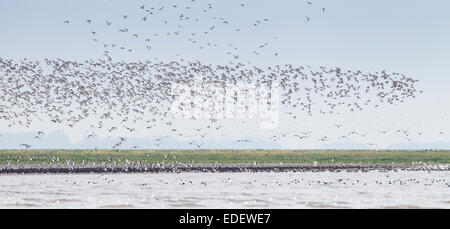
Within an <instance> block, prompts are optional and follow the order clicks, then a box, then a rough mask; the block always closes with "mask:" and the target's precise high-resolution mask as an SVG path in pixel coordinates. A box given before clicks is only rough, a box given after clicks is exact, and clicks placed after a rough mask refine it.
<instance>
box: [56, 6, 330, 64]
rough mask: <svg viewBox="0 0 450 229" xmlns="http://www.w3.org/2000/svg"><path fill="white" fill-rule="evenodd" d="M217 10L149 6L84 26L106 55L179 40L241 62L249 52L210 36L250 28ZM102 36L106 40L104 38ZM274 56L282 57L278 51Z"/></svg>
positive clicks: (258, 21)
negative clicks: (135, 46) (223, 49)
mask: <svg viewBox="0 0 450 229" xmlns="http://www.w3.org/2000/svg"><path fill="white" fill-rule="evenodd" d="M306 6H308V7H313V2H311V1H306ZM237 7H239V8H241V9H245V8H247V4H246V3H241V4H239V5H238V6H237ZM214 9H215V6H213V4H212V3H207V4H202V3H200V2H197V1H196V0H190V1H186V2H184V3H183V4H174V3H172V4H163V5H160V6H157V7H149V6H146V4H142V5H141V6H139V8H138V10H139V11H138V14H139V15H137V16H136V15H133V16H131V15H129V14H128V13H122V14H121V17H120V19H118V20H120V21H113V20H111V19H100V20H94V19H92V18H86V19H84V23H85V24H86V25H87V26H89V34H90V36H91V37H92V38H91V39H92V41H94V42H95V43H97V44H99V45H101V47H103V48H104V49H105V51H104V53H105V55H109V54H110V53H111V52H112V51H114V50H120V51H123V52H128V53H133V52H134V51H135V49H133V48H132V47H131V45H130V44H135V43H138V42H142V43H143V44H144V45H143V46H142V47H143V48H144V49H146V50H148V51H152V42H154V41H155V40H156V39H158V38H161V39H167V38H168V37H175V38H180V39H183V40H185V41H187V42H188V43H189V44H191V45H194V46H195V47H197V48H199V49H207V48H216V47H219V46H221V45H223V46H226V47H227V51H226V52H225V54H226V55H228V56H230V57H231V58H232V59H233V60H238V59H240V57H241V53H246V51H243V50H241V47H237V45H236V44H233V42H228V43H227V44H220V42H214V41H212V39H213V38H212V37H209V35H213V34H215V33H216V34H217V33H219V30H222V31H227V33H228V34H229V35H230V37H231V33H236V34H238V35H239V34H240V33H241V32H243V29H245V28H246V27H242V25H240V24H238V23H235V22H234V21H233V20H232V18H227V17H225V16H219V13H218V12H215V11H214ZM239 10H240V9H236V11H239ZM320 11H321V12H322V13H324V12H325V8H323V7H322V8H321V9H320ZM167 15H174V17H173V18H172V20H169V19H166V17H167ZM161 18H164V19H161ZM132 19H134V20H132ZM136 20H137V21H136ZM310 20H311V16H305V21H306V22H310ZM139 21H140V23H139ZM203 21H206V25H205V23H202V22H203ZM269 21H270V19H269V18H267V17H261V18H255V19H254V20H253V21H252V22H251V24H249V26H250V27H253V28H259V27H261V26H263V25H264V24H266V23H269ZM71 22H72V19H66V20H64V24H67V25H70V24H71ZM136 24H144V26H146V27H144V28H145V29H144V30H143V31H133V28H134V27H136ZM158 24H159V25H158ZM160 25H162V26H164V31H158V30H157V28H158V26H160ZM99 26H101V27H99ZM112 31H116V32H117V33H119V34H118V36H119V37H122V38H123V36H125V37H127V36H128V37H129V38H132V39H133V40H132V42H128V41H122V44H119V43H121V42H120V41H117V39H116V40H112V39H110V35H108V34H110V33H111V32H112ZM105 34H106V35H105ZM101 35H105V36H103V37H102V36H101ZM122 35H123V36H122ZM113 38H114V37H113ZM272 39H273V40H277V39H278V37H276V36H275V37H273V38H272ZM269 45H270V41H265V42H261V43H260V44H255V46H254V47H251V50H249V53H251V55H255V56H258V55H261V53H262V52H263V50H264V48H266V47H268V46H269ZM177 55H180V54H177ZM272 55H274V56H278V55H279V53H278V52H277V51H274V53H273V54H272Z"/></svg>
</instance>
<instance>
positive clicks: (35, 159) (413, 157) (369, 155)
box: [0, 150, 450, 164]
mask: <svg viewBox="0 0 450 229" xmlns="http://www.w3.org/2000/svg"><path fill="white" fill-rule="evenodd" d="M166 156H167V158H166ZM127 160H128V161H134V162H137V161H140V162H146V163H152V162H163V161H165V162H192V161H193V162H196V163H214V162H219V163H246V162H249V163H252V162H254V161H256V162H258V163H279V162H284V163H313V162H314V161H317V162H318V163H332V162H333V163H359V162H362V163H392V162H393V163H411V162H429V163H450V150H445V151H444V150H443V151H429V150H425V151H371V150H120V151H112V150H0V164H8V163H11V164H25V163H27V164H29V163H42V162H45V163H65V162H67V161H71V162H75V163H82V162H83V161H84V162H96V163H101V162H117V163H121V162H126V161H127Z"/></svg>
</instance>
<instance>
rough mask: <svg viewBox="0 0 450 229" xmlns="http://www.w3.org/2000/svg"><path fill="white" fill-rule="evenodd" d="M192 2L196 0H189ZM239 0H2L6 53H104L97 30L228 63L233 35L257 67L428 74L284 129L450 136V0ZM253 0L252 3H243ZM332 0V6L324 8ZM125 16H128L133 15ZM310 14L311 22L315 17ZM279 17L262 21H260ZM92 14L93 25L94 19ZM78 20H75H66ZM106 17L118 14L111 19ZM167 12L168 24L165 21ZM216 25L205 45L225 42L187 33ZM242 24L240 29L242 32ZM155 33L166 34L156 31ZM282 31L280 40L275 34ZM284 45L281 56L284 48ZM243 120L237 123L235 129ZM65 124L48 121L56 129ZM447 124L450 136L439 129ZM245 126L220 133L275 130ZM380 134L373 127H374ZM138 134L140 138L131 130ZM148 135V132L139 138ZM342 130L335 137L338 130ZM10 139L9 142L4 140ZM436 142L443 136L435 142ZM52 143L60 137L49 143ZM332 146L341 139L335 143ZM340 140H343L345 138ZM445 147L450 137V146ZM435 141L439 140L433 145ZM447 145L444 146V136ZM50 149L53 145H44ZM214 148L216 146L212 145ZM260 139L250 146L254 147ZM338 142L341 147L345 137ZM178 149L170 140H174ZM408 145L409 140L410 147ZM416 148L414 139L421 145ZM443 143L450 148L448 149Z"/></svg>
mask: <svg viewBox="0 0 450 229" xmlns="http://www.w3.org/2000/svg"><path fill="white" fill-rule="evenodd" d="M189 2H190V1H189ZM311 2H313V4H312V5H311V6H308V5H307V3H306V1H298V0H285V1H273V0H272V1H270V0H230V1H212V0H209V1H205V0H196V1H195V3H193V4H191V3H189V4H188V1H169V0H159V1H142V0H141V1H118V0H116V1H113V0H99V1H87V0H77V1H68V0H41V1H32V0H1V1H0V34H1V35H0V56H2V57H4V58H25V57H26V58H28V59H43V58H46V57H47V58H65V59H75V60H84V59H89V58H99V57H101V56H102V52H103V50H104V49H103V48H102V46H101V45H98V44H96V43H95V42H93V41H92V38H93V36H92V35H91V34H89V33H90V32H91V31H96V33H97V35H96V37H98V38H99V39H101V40H102V41H105V42H106V41H111V42H115V43H118V44H123V45H127V46H129V47H130V48H132V49H133V53H132V54H129V53H126V52H120V51H112V56H113V58H115V59H116V60H126V61H133V60H145V59H152V58H155V57H157V58H159V59H161V60H172V59H173V58H176V54H180V57H183V58H186V59H199V60H201V61H202V62H207V63H212V64H214V63H227V61H229V60H231V59H232V57H231V56H230V55H226V54H225V53H226V52H227V51H229V49H230V48H229V46H228V44H229V43H232V44H233V47H234V46H236V47H239V50H238V51H236V52H237V53H239V54H240V55H241V61H244V60H245V61H251V62H252V63H253V64H256V65H274V64H280V63H283V64H284V63H292V64H296V65H307V64H308V65H311V66H320V65H324V66H340V67H342V68H344V69H361V70H363V71H367V72H371V71H378V70H384V69H385V70H387V71H389V72H392V71H395V72H401V73H404V74H405V75H408V76H410V77H413V78H416V79H419V80H420V83H419V85H418V86H419V87H420V89H422V90H423V91H424V93H423V94H422V95H421V96H420V97H419V98H417V100H416V101H412V102H407V103H405V104H402V105H400V106H397V107H389V106H386V107H381V108H380V109H378V110H368V111H364V112H360V113H358V114H344V115H342V116H340V117H328V116H326V117H323V116H320V117H304V118H303V119H299V120H297V121H295V123H294V122H293V121H292V120H285V121H284V122H283V120H282V121H281V124H280V127H279V128H278V129H277V130H276V131H277V132H280V133H281V132H283V131H291V132H297V131H302V130H304V129H313V130H314V131H315V133H317V136H316V137H315V139H317V138H319V137H320V136H323V135H329V136H340V135H341V133H340V132H339V131H338V130H335V129H333V123H336V122H339V123H343V124H344V125H346V126H347V127H348V130H350V129H358V130H361V131H365V132H367V133H368V135H369V136H368V138H370V139H352V142H355V143H357V144H366V143H367V142H375V143H377V144H379V145H381V146H384V147H387V146H390V145H395V144H397V145H398V144H406V143H405V142H404V141H405V140H404V139H403V138H401V137H398V136H395V135H391V136H387V137H386V136H378V135H377V134H376V132H377V130H378V129H392V130H394V129H399V128H404V129H408V130H410V131H411V132H419V131H420V132H424V133H425V134H424V136H415V137H414V139H413V143H407V144H416V145H417V147H419V148H420V147H421V146H420V144H422V145H423V144H429V145H431V146H433V144H434V143H436V142H444V143H445V142H447V143H448V142H450V108H449V106H448V104H450V103H449V102H450V93H449V92H448V85H450V77H449V76H450V67H449V66H450V65H449V62H450V44H449V41H450V29H449V28H450V14H449V13H448V10H449V9H450V2H449V1H446V0H439V1H437V0H436V1H424V0H422V1H419V0H396V1H388V0H379V1H361V0H342V1H338V0H312V1H311ZM208 3H211V4H212V6H213V9H212V10H211V11H209V12H207V13H204V12H202V9H206V8H208ZM241 3H245V7H240V4H241ZM142 4H145V6H146V7H147V8H150V7H155V8H159V7H161V6H163V5H164V6H166V9H165V11H164V12H165V13H163V14H155V15H152V16H151V17H149V21H148V22H147V23H144V22H143V21H142V20H141V17H142V16H144V12H142V10H140V9H139V6H140V5H142ZM174 4H175V5H178V6H179V7H181V6H182V5H192V8H191V9H190V12H191V13H189V12H188V11H186V12H187V13H186V12H184V11H183V12H184V14H185V15H187V14H189V16H190V17H191V21H192V20H193V19H195V18H198V19H199V22H197V23H193V22H183V24H182V25H183V28H182V29H181V33H180V34H179V35H178V36H177V37H176V38H174V36H165V35H164V33H166V32H173V31H176V30H179V29H178V28H177V25H178V24H179V23H176V22H177V20H176V18H177V17H178V15H179V14H180V12H181V10H179V9H174V8H171V5H174ZM322 8H325V9H326V10H325V12H323V11H322ZM122 14H127V15H128V17H129V18H128V19H127V20H126V21H124V20H123V19H122V16H121V15H122ZM212 16H217V17H218V18H219V17H223V18H225V19H226V20H228V21H229V22H230V25H229V26H225V25H223V24H221V23H220V21H219V19H216V20H213V19H212ZM306 16H308V17H310V18H311V20H310V22H306ZM264 18H267V19H269V21H268V22H263V23H261V24H260V25H258V26H257V27H255V26H253V23H255V20H260V21H263V19H264ZM87 19H91V20H92V24H90V25H89V24H87V23H86V22H85V21H86V20H87ZM65 20H70V24H69V25H67V24H64V23H63V22H64V21H65ZM105 20H108V21H112V26H111V27H107V26H106V23H105ZM165 20H167V21H168V24H164V23H163V21H165ZM212 25H216V27H217V29H216V33H214V34H211V35H209V36H208V37H207V38H196V39H197V40H198V41H199V43H202V42H203V43H206V42H214V43H217V44H218V45H219V46H218V47H217V48H209V49H199V48H198V46H199V45H196V46H195V45H191V44H190V43H189V42H188V41H187V39H188V38H189V37H191V36H189V34H190V33H192V32H195V33H199V32H200V31H203V30H204V28H208V27H210V26H212ZM123 27H128V28H129V29H130V33H138V34H139V35H140V37H139V39H134V38H132V37H130V36H128V37H127V36H124V35H123V34H120V33H118V32H117V29H119V28H123ZM236 28H239V29H240V30H241V31H240V32H235V29H236ZM154 33H159V35H158V37H154V36H153V34H154ZM144 37H150V38H151V40H152V41H151V46H152V50H151V51H148V50H147V49H146V48H145V42H144V41H143V40H142V39H144ZM275 37H276V39H275ZM264 42H268V43H269V45H268V46H267V48H265V49H264V51H262V52H261V55H259V56H254V55H251V50H255V49H256V47H257V46H259V45H260V44H263V43H264ZM275 52H277V53H279V56H277V57H275V55H274V53H275ZM233 125H234V124H233V123H230V126H231V127H233ZM45 126H46V124H36V126H35V127H34V129H33V128H32V129H20V128H15V129H8V128H4V129H3V130H2V131H0V132H3V133H4V134H8V133H21V132H29V131H34V130H37V129H42V128H43V127H45ZM57 129H59V128H58V127H52V128H50V127H49V128H48V130H47V131H49V132H51V131H56V130H57ZM440 131H444V132H446V135H445V136H441V135H439V134H438V133H439V132H440ZM70 132H71V133H69V132H68V133H67V135H68V136H69V138H71V139H72V141H73V142H77V141H79V140H81V138H80V136H82V135H83V134H84V131H83V130H82V128H81V127H80V129H79V130H78V133H74V132H77V131H70ZM254 132H255V131H254V130H251V128H249V130H244V131H239V132H238V133H234V132H230V134H229V136H225V137H223V136H222V137H221V136H211V138H214V139H216V140H217V141H224V142H225V141H228V139H230V138H231V137H234V136H236V137H238V138H240V137H253V138H255V139H259V138H260V139H265V140H268V139H266V137H264V136H266V135H264V134H261V136H259V135H258V134H255V133H254ZM371 133H372V134H371ZM130 137H133V136H130ZM134 137H138V136H134ZM331 138H333V137H331ZM1 141H2V140H1V138H0V144H1ZM432 143H433V144H432ZM48 144H49V145H50V146H51V144H52V143H51V142H49V143H48ZM277 144H281V147H284V148H320V147H322V146H321V143H320V142H318V141H309V142H298V141H295V139H286V140H285V141H284V142H280V143H276V144H275V145H277ZM330 144H335V143H334V142H332V143H330ZM336 144H341V142H339V141H337V140H336ZM444 145H445V144H444ZM431 146H430V147H431ZM434 146H436V147H441V146H442V144H440V146H439V144H437V143H436V144H434ZM42 147H44V148H45V144H44V146H42ZM211 147H214V145H212V146H211ZM249 147H250V146H249ZM333 147H336V146H335V145H334V146H333ZM169 148H170V147H169ZM405 148H407V147H405ZM413 148H414V147H413ZM441 148H442V147H441Z"/></svg>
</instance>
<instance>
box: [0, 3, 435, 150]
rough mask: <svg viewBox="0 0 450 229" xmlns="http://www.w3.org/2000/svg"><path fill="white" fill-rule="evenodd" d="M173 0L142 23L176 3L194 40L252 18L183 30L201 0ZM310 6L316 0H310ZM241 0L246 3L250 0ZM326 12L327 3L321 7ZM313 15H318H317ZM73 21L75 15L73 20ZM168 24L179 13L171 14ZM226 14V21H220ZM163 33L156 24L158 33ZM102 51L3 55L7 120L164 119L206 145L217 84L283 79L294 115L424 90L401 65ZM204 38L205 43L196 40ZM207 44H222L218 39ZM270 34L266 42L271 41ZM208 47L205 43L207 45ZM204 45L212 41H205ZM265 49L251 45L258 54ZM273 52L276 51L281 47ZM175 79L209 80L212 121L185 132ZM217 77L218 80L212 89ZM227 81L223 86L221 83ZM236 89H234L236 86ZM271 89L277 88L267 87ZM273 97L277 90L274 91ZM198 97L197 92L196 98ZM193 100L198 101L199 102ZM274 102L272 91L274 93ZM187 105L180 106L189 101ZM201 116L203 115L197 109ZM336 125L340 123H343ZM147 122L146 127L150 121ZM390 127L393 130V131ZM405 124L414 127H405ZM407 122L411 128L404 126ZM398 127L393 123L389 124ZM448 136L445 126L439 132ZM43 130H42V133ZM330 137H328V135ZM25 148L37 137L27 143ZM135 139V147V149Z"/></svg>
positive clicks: (172, 130) (283, 96) (104, 124)
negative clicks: (96, 55)
mask: <svg viewBox="0 0 450 229" xmlns="http://www.w3.org/2000/svg"><path fill="white" fill-rule="evenodd" d="M195 2H196V1H195V0H191V1H190V4H191V5H189V4H188V5H185V6H181V5H168V6H162V7H160V8H157V7H151V8H148V7H146V5H141V6H140V7H139V9H140V10H141V12H142V13H143V14H144V15H145V16H142V17H141V19H142V21H143V22H147V21H151V20H154V19H152V17H154V16H155V15H156V14H158V12H161V13H162V12H164V11H166V10H169V9H171V10H178V11H179V12H180V15H179V16H178V18H177V20H176V21H177V23H178V24H177V26H176V27H177V30H175V31H173V32H172V33H167V35H173V36H182V33H185V35H186V34H187V36H188V37H189V38H188V40H189V41H190V42H191V43H193V44H195V43H196V42H197V41H196V40H195V39H194V37H197V36H207V35H208V34H209V33H212V32H213V31H215V30H217V29H219V28H221V27H223V26H232V25H233V26H235V27H234V30H235V31H236V32H239V31H240V30H241V29H244V28H245V27H239V26H238V25H237V24H235V23H232V20H231V19H227V18H222V17H218V16H213V15H212V16H211V17H212V20H213V21H214V23H216V24H213V25H212V26H211V27H209V28H207V29H206V30H205V31H204V32H202V33H200V34H196V33H189V32H186V31H183V25H182V22H185V21H190V22H193V23H195V21H196V20H197V19H196V18H195V14H194V15H190V14H189V11H190V10H192V9H193V8H194V7H195V6H194V5H193V4H195ZM186 4H187V3H186ZM306 5H307V6H312V5H313V3H312V2H306ZM240 7H246V4H245V3H242V4H241V5H240ZM212 9H213V5H212V4H211V3H208V4H207V5H206V6H204V7H203V8H202V12H203V13H208V12H209V11H210V10H212ZM321 11H322V12H325V8H321ZM306 18H307V19H306V21H307V22H308V21H310V20H311V18H310V17H309V16H307V17H306ZM128 19H129V16H128V14H123V15H122V20H128ZM269 21H270V19H269V18H262V19H257V20H255V23H254V25H253V26H255V27H258V26H259V25H260V24H263V23H268V22H269ZM85 22H86V23H87V24H93V23H94V21H93V20H92V19H89V18H88V19H86V20H85ZM64 23H65V24H70V23H71V21H70V20H65V21H64ZM162 23H164V24H170V23H171V22H168V21H163V22H162ZM217 23H218V24H217ZM113 25H114V22H113V21H109V20H107V19H105V20H104V26H106V27H112V26H113ZM117 32H118V33H130V36H132V37H134V38H136V39H143V42H144V43H145V45H146V48H147V49H149V50H151V41H152V39H154V38H152V37H142V34H139V33H134V32H131V31H130V30H129V29H128V28H127V27H123V28H118V29H117ZM97 34H98V32H97V31H91V35H92V36H94V38H93V39H94V41H95V42H103V41H100V40H98V39H97V38H95V36H97ZM159 35H160V34H158V33H154V34H153V37H157V36H159ZM103 45H104V48H105V50H104V53H103V55H104V58H100V59H90V60H86V61H72V60H64V59H59V58H58V59H50V58H46V59H44V60H28V59H22V60H14V59H8V58H0V75H1V78H0V120H1V122H2V123H7V125H8V126H9V127H14V126H24V127H29V126H30V125H31V124H32V123H33V122H36V121H39V120H41V121H42V120H50V121H51V122H53V123H57V124H62V125H65V126H68V127H75V126H76V125H77V124H78V123H80V122H82V121H86V120H88V121H92V122H93V123H91V125H90V127H91V129H90V130H88V132H89V134H88V138H95V137H96V134H95V133H96V131H97V130H99V129H102V130H107V131H108V132H109V133H113V132H115V131H119V130H126V131H129V132H142V131H144V130H146V131H150V132H151V131H153V130H154V129H155V127H156V126H164V127H165V129H166V130H167V133H165V134H163V135H160V136H170V135H172V136H177V137H182V138H185V139H186V140H187V141H189V140H191V141H190V144H191V145H193V146H196V148H201V147H202V145H203V143H202V142H199V141H192V139H200V140H202V139H206V137H207V136H208V135H210V134H211V133H213V132H214V131H220V130H221V129H222V128H223V126H224V124H223V122H222V120H221V119H219V118H217V112H219V111H218V110H217V107H215V106H214V104H210V103H208V101H210V99H211V98H215V97H216V98H218V96H219V94H220V93H219V92H220V91H222V92H226V91H227V90H230V88H238V87H239V85H240V84H253V85H256V86H258V87H260V86H264V87H266V88H268V89H271V88H272V87H273V86H274V85H275V84H276V85H279V87H280V105H281V110H282V111H283V112H284V113H283V114H284V115H285V116H287V118H290V119H296V118H298V116H300V115H313V114H314V113H319V114H340V113H342V112H357V111H361V110H363V109H364V108H366V107H369V106H370V107H378V106H380V104H392V105H396V104H399V103H402V102H405V101H407V100H411V99H414V98H415V97H416V96H417V95H418V94H420V93H421V91H420V90H418V89H416V83H417V80H415V79H413V78H411V77H408V76H405V75H403V74H401V73H396V72H394V73H388V72H386V71H378V72H372V73H370V72H363V71H361V70H344V69H341V68H339V67H326V66H319V67H317V68H314V67H311V66H308V65H307V66H302V65H295V66H294V65H292V64H285V65H273V66H266V67H258V66H255V65H252V64H251V62H245V63H244V62H241V61H239V54H238V52H239V48H238V47H232V46H233V45H232V44H230V47H232V49H233V50H234V51H233V52H228V53H227V54H230V55H233V61H229V64H226V65H212V64H208V63H203V62H201V61H200V60H196V61H189V60H184V59H183V58H181V57H180V58H179V59H177V60H173V61H159V60H158V59H157V58H155V59H154V60H153V59H152V60H147V61H136V62H125V61H116V60H114V58H113V57H112V55H111V53H110V51H111V49H112V48H118V49H121V50H126V51H129V52H132V51H133V50H131V49H129V48H127V47H126V46H125V45H124V46H121V45H118V44H115V43H111V42H104V43H103ZM197 45H198V44H197ZM205 45H206V46H215V45H217V44H216V43H214V42H211V43H207V44H205ZM267 45H268V42H266V43H263V44H261V45H259V49H263V48H264V47H265V46H267ZM206 46H205V47H206ZM199 47H204V46H203V44H201V45H200V46H199ZM259 53H260V52H259V51H258V50H255V51H253V54H255V55H259ZM274 55H275V56H276V55H278V53H275V54H274ZM174 84H183V85H186V86H189V87H190V88H201V93H198V92H196V93H192V95H191V96H192V97H190V98H188V100H187V101H190V102H189V103H190V107H191V108H192V107H195V108H198V109H200V110H201V111H202V112H203V113H207V114H208V117H209V118H207V119H205V123H206V124H205V125H204V126H202V127H195V128H194V129H193V130H192V132H193V133H195V134H194V135H187V134H185V133H183V131H181V130H180V128H178V127H177V126H176V125H175V124H174V120H175V118H174V117H173V113H172V112H171V105H172V104H173V103H174V101H175V100H176V99H177V98H178V97H179V93H180V92H179V91H174V90H173V85H174ZM210 85H215V87H214V88H211V87H210ZM217 88H219V90H217ZM233 90H235V89H233ZM269 91H270V90H269ZM265 96H267V97H268V98H270V96H271V95H270V92H268V93H267V95H265ZM194 98H195V99H197V100H195V99H194ZM192 101H200V102H199V103H194V102H192ZM267 101H268V105H271V104H270V103H271V102H270V99H269V100H267ZM234 102H235V103H236V105H239V106H243V107H245V109H246V110H248V109H249V105H248V104H245V103H244V102H243V101H239V100H238V99H236V100H235V101H234ZM185 107H186V106H185V104H184V105H180V107H179V109H181V110H182V109H183V108H185ZM193 119H195V117H193ZM336 127H337V128H339V127H341V125H340V124H336ZM143 129H144V130H143ZM387 131H388V130H386V131H385V133H386V132H387ZM398 131H400V132H401V131H403V132H402V133H404V134H406V135H408V136H409V133H408V132H407V131H406V130H398ZM405 131H406V132H405ZM391 132H392V131H391ZM441 134H442V135H443V134H444V133H443V132H441ZM43 135H44V133H43V132H42V131H39V132H38V133H37V135H36V138H35V139H37V140H39V139H41V137H42V136H43ZM352 135H362V134H360V133H358V132H357V131H352V132H350V133H348V134H346V135H344V136H342V138H349V137H351V136H352ZM284 137H293V138H298V139H299V140H304V139H308V138H311V132H310V131H304V132H299V133H291V134H281V135H274V136H273V138H272V140H273V141H278V140H279V139H281V138H284ZM155 139H156V140H155V141H156V146H159V145H160V144H161V143H162V139H161V137H155ZM320 140H321V141H324V142H325V141H327V140H328V137H322V138H321V139H320ZM250 141H251V140H249V139H238V140H237V142H238V143H243V144H245V143H248V142H250ZM124 142H126V138H125V137H120V138H119V139H118V141H117V143H116V144H114V145H113V146H111V147H112V148H114V149H116V148H120V147H121V145H122V144H123V143H124ZM20 146H21V147H24V148H27V149H28V148H31V147H32V145H31V144H28V143H23V144H22V145H20ZM137 147H138V146H134V147H133V148H137Z"/></svg>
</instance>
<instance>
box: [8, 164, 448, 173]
mask: <svg viewBox="0 0 450 229" xmlns="http://www.w3.org/2000/svg"><path fill="white" fill-rule="evenodd" d="M374 170H377V171H394V172H395V171H450V164H431V163H411V164H399V163H397V164H396V163H394V164H390V163H386V164H373V163H364V164H363V163H361V164H359V163H357V164H355V163H340V164H331V163H327V164H311V163H309V164H297V163H286V164H282V163H264V164H253V163H223V164H221V163H209V164H208V163H195V164H194V163H151V164H144V163H123V164H112V163H111V164H107V163H102V164H96V163H86V164H62V163H61V164H46V163H42V164H9V165H0V174H70V173H74V174H82V173H186V172H209V173H211V172H227V173H234V172H325V171H328V172H368V171H374Z"/></svg>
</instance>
